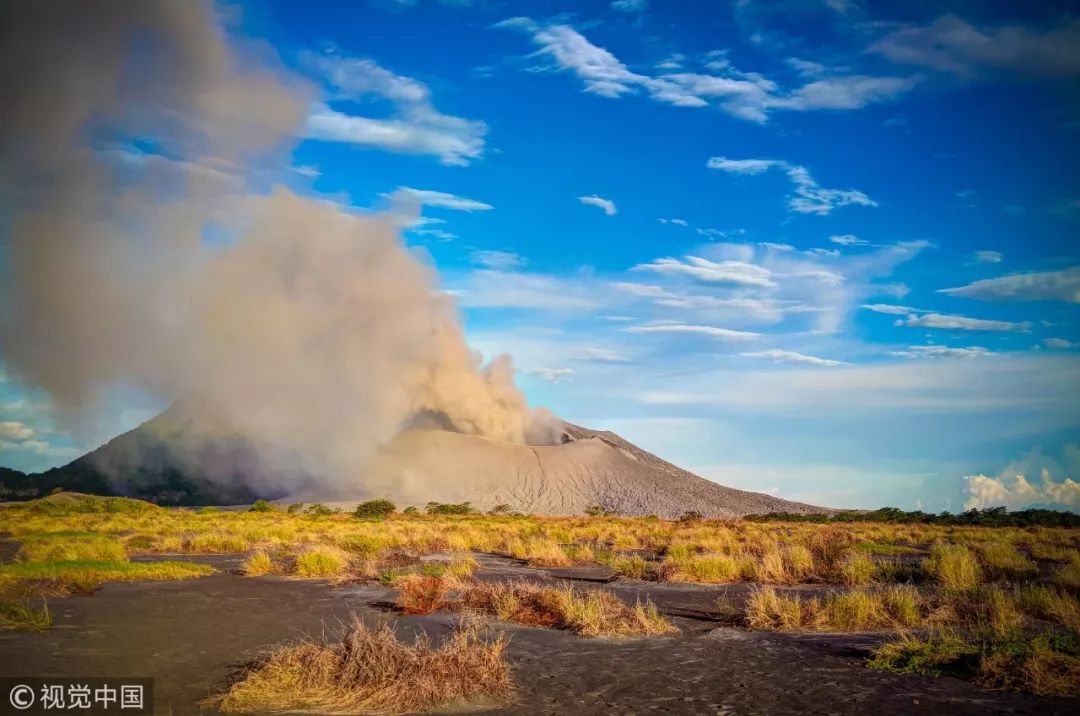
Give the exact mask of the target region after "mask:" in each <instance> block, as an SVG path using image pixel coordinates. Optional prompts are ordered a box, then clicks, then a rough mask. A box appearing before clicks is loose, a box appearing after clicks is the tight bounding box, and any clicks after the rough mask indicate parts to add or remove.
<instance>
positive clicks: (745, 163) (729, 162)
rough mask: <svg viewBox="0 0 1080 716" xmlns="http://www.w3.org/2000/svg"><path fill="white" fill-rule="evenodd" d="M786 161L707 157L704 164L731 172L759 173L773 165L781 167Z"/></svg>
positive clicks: (710, 167)
mask: <svg viewBox="0 0 1080 716" xmlns="http://www.w3.org/2000/svg"><path fill="white" fill-rule="evenodd" d="M786 165H787V163H786V162H783V161H781V160H778V159H728V158H727V157H709V161H707V162H705V166H707V167H708V168H709V169H719V170H720V171H725V172H729V173H731V174H751V175H752V174H761V173H763V172H766V171H768V170H769V169H772V168H773V167H783V166H786Z"/></svg>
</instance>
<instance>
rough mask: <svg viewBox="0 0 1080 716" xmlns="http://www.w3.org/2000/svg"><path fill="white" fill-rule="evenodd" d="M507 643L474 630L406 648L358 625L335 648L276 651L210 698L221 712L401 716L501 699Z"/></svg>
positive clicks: (310, 645) (507, 686)
mask: <svg viewBox="0 0 1080 716" xmlns="http://www.w3.org/2000/svg"><path fill="white" fill-rule="evenodd" d="M506 644H507V642H506V640H505V639H503V638H500V639H498V640H496V641H493V642H490V643H485V642H483V641H481V640H480V639H479V637H478V636H477V635H476V634H475V633H474V632H471V631H458V632H457V633H456V634H455V635H454V636H453V637H452V638H451V639H449V640H448V641H447V642H446V643H444V644H443V645H442V646H440V647H434V646H432V644H431V642H430V641H429V640H428V639H427V638H426V637H421V638H420V639H418V640H417V641H416V643H415V644H406V643H403V642H401V641H399V640H398V639H397V637H396V636H395V635H394V633H393V632H392V631H391V630H390V628H389V627H387V626H385V625H383V626H380V627H377V628H369V627H366V626H364V624H363V623H362V622H360V621H359V620H356V621H355V622H354V623H353V625H352V626H351V627H350V628H349V630H348V631H347V632H346V633H345V634H344V635H343V636H342V638H341V642H340V643H316V642H303V643H300V644H296V645H294V646H286V647H281V648H279V649H276V650H275V651H273V652H271V653H270V655H269V656H268V657H267V658H266V659H265V660H264V661H263V663H261V664H259V665H258V666H256V667H254V668H252V669H251V670H250V671H248V672H247V674H245V675H244V677H243V678H242V679H241V680H240V681H238V682H237V683H235V684H233V685H232V686H231V687H230V688H229V690H228V691H227V692H225V693H224V694H223V695H222V696H220V697H218V698H217V699H214V700H213V701H214V702H215V703H214V705H216V706H217V708H218V709H220V710H221V711H223V712H225V713H252V712H268V711H272V712H281V711H318V712H321V713H360V714H374V713H379V714H381V713H394V714H399V713H410V712H416V711H430V710H434V709H438V708H441V707H449V706H452V705H455V704H458V703H460V702H462V701H467V700H470V699H477V698H482V699H486V700H488V701H490V700H503V699H505V698H507V697H508V696H509V695H510V693H511V690H512V686H511V682H510V667H509V665H508V664H507V662H506V657H505V651H506Z"/></svg>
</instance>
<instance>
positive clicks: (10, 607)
mask: <svg viewBox="0 0 1080 716" xmlns="http://www.w3.org/2000/svg"><path fill="white" fill-rule="evenodd" d="M51 626H52V614H50V613H49V607H48V606H47V605H46V604H44V603H43V604H42V605H41V609H35V608H34V607H32V606H30V605H29V604H19V603H17V602H0V629H31V630H34V631H44V630H45V629H48V628H49V627H51Z"/></svg>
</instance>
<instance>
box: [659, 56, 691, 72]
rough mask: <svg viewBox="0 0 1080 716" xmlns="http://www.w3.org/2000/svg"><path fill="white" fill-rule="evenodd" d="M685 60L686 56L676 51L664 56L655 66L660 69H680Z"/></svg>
mask: <svg viewBox="0 0 1080 716" xmlns="http://www.w3.org/2000/svg"><path fill="white" fill-rule="evenodd" d="M685 60H686V56H685V55H683V54H682V53H679V52H676V53H675V54H673V55H670V56H668V57H666V58H665V59H663V60H661V61H660V62H657V63H656V68H657V69H660V70H679V69H682V66H683V62H684V61H685Z"/></svg>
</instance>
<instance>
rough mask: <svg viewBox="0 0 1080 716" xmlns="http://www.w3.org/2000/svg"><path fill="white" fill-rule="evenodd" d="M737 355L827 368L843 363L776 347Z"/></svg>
mask: <svg viewBox="0 0 1080 716" xmlns="http://www.w3.org/2000/svg"><path fill="white" fill-rule="evenodd" d="M739 356H741V357H742V358H765V359H767V360H770V361H772V362H773V363H802V364H805V365H817V366H822V367H827V368H835V367H836V366H840V365H845V363H844V362H843V361H839V360H832V359H831V358H819V357H818V356H812V355H807V354H805V353H799V352H797V351H787V350H780V349H778V348H773V349H770V350H767V351H751V352H749V353H740V354H739Z"/></svg>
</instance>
